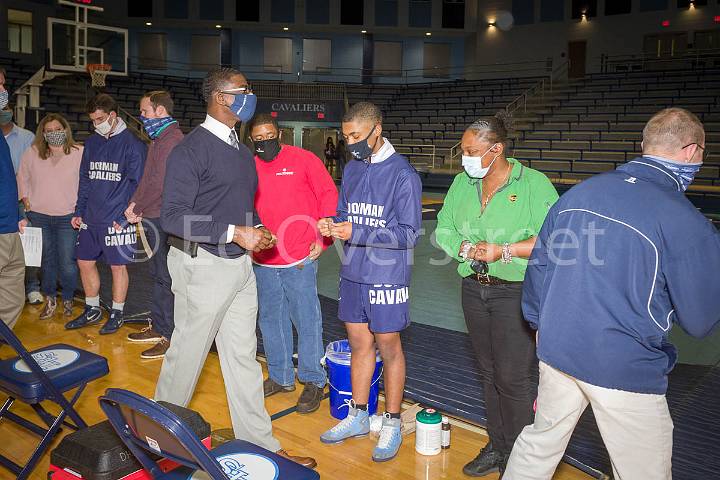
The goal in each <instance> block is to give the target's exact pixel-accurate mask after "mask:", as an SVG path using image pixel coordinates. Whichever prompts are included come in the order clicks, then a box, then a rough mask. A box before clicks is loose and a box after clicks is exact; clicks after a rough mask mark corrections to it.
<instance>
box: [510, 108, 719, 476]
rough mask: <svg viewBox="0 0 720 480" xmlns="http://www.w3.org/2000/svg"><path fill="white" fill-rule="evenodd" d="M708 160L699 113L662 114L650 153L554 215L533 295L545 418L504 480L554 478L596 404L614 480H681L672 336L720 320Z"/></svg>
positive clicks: (527, 305)
mask: <svg viewBox="0 0 720 480" xmlns="http://www.w3.org/2000/svg"><path fill="white" fill-rule="evenodd" d="M704 150H705V132H704V131H703V126H702V124H701V123H700V121H699V120H698V118H697V117H696V116H695V115H693V114H692V113H690V112H688V111H686V110H683V109H680V108H670V109H666V110H662V111H661V112H659V113H657V114H656V115H655V116H653V117H652V118H651V119H650V121H649V122H648V123H647V125H646V126H645V129H644V131H643V156H642V157H639V158H636V159H635V160H632V161H630V162H628V163H627V164H625V165H622V166H621V167H619V168H618V169H617V170H615V171H612V172H608V173H605V174H602V175H598V176H595V177H593V178H591V179H589V180H586V181H585V182H583V183H581V184H580V185H578V186H576V187H574V188H573V189H571V190H570V191H569V192H568V193H566V194H565V195H563V196H562V197H561V198H560V200H559V201H558V202H557V203H556V204H555V206H553V208H552V209H551V210H550V212H549V213H548V216H547V218H546V220H545V224H544V225H543V228H542V230H541V231H540V234H539V237H538V242H537V244H536V246H535V249H534V251H533V255H532V257H531V259H530V265H529V266H528V270H527V273H526V275H525V286H524V292H523V312H524V314H525V317H526V319H527V321H528V322H529V323H530V325H531V326H532V327H533V328H534V329H537V331H538V334H537V342H538V346H537V354H538V357H539V359H540V386H539V391H538V399H537V412H536V414H535V423H534V424H533V425H529V426H527V427H525V429H524V430H523V431H522V433H521V434H520V436H519V437H518V439H517V440H516V442H515V446H514V448H513V451H512V454H511V456H510V460H509V463H508V467H507V470H506V471H505V475H504V476H503V478H504V479H505V480H530V479H532V480H542V479H550V478H552V475H553V473H554V471H555V468H556V466H557V464H558V462H559V461H560V458H561V457H562V455H563V452H564V451H565V447H566V446H567V443H568V441H569V440H570V436H571V435H572V432H573V429H574V428H575V424H576V423H577V421H578V419H579V418H580V415H581V414H582V412H583V411H584V410H585V408H586V407H587V406H588V404H590V405H591V406H592V409H593V413H594V414H595V419H596V421H597V424H598V427H599V429H600V433H601V435H602V437H603V441H604V442H605V446H606V447H607V449H608V452H609V454H610V459H611V461H612V466H613V474H614V478H615V479H616V480H636V479H641V478H647V479H653V480H665V479H668V480H669V479H670V478H671V476H672V472H671V457H672V443H673V437H672V430H673V424H672V419H671V418H670V413H669V411H668V406H667V402H666V400H665V392H666V390H667V375H668V373H669V372H670V371H671V370H672V368H673V366H674V365H675V362H676V361H677V352H676V350H675V348H674V347H673V345H672V344H670V343H669V342H668V334H669V332H670V329H671V327H672V325H673V323H677V324H679V325H680V327H681V328H682V329H683V330H685V331H686V332H687V333H689V334H690V335H692V336H694V337H698V338H700V337H703V336H705V335H708V334H709V333H710V332H711V331H712V330H713V329H714V328H715V327H716V326H717V325H718V323H720V283H718V282H717V272H718V271H720V234H719V233H718V231H717V230H716V228H715V227H714V226H713V225H712V224H711V223H710V222H709V221H708V220H707V219H706V218H705V217H704V216H703V215H702V214H700V213H699V212H698V211H697V209H696V208H695V207H694V206H693V205H692V204H691V203H690V201H689V200H688V199H687V198H686V197H685V195H684V192H685V189H686V188H687V187H688V185H689V184H690V183H691V182H692V180H693V177H694V176H695V174H696V173H697V171H698V170H699V169H700V166H701V165H702V160H703V154H704Z"/></svg>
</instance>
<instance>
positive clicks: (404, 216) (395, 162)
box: [338, 153, 422, 285]
mask: <svg viewBox="0 0 720 480" xmlns="http://www.w3.org/2000/svg"><path fill="white" fill-rule="evenodd" d="M338 219H339V220H341V221H349V222H350V223H352V224H353V225H352V236H351V237H350V240H348V241H347V242H345V248H344V259H343V262H342V267H341V269H340V276H341V277H342V278H344V279H346V280H350V281H352V282H356V283H364V284H371V285H372V284H380V283H382V284H389V285H409V284H410V267H411V265H412V262H413V249H414V248H415V244H416V243H417V239H418V236H419V235H420V227H421V224H422V184H421V182H420V177H419V176H418V174H417V172H416V171H415V169H414V168H413V167H412V166H411V165H410V163H409V162H408V161H407V159H406V158H405V157H404V156H402V155H400V154H398V153H393V154H392V155H390V157H388V158H387V159H386V160H383V161H381V162H378V163H370V162H367V161H359V160H353V161H351V162H349V163H348V164H347V166H346V167H345V171H344V172H343V178H342V186H341V188H340V197H339V200H338Z"/></svg>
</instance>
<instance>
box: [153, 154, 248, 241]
mask: <svg viewBox="0 0 720 480" xmlns="http://www.w3.org/2000/svg"><path fill="white" fill-rule="evenodd" d="M201 168H202V167H201V166H200V165H198V162H197V161H196V159H195V158H194V155H193V152H192V151H191V150H189V149H187V148H186V147H184V146H182V145H178V146H177V147H175V148H174V149H173V151H172V153H170V156H169V157H168V167H167V171H166V173H165V184H164V187H163V202H162V212H161V214H160V224H161V226H162V228H163V230H165V231H166V232H167V233H169V234H171V235H175V236H176V237H180V238H184V239H185V240H190V241H194V242H200V243H211V244H216V245H220V244H225V243H227V235H228V227H229V225H228V224H227V223H220V222H216V221H214V220H213V219H212V217H211V216H210V215H198V214H196V213H195V212H194V211H193V206H194V205H195V199H196V198H197V195H198V191H199V189H200V178H201V174H202V172H201ZM255 216H257V215H255ZM255 221H258V222H259V219H255Z"/></svg>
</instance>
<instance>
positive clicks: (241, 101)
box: [228, 92, 257, 123]
mask: <svg viewBox="0 0 720 480" xmlns="http://www.w3.org/2000/svg"><path fill="white" fill-rule="evenodd" d="M228 94H229V95H235V100H234V101H233V103H232V105H230V106H229V107H228V108H229V109H230V111H231V112H232V113H233V115H235V116H236V117H237V118H238V120H240V121H241V122H243V123H246V122H249V121H250V119H251V118H252V117H253V115H255V106H256V105H257V97H256V96H255V95H254V94H252V93H236V94H233V93H232V92H228Z"/></svg>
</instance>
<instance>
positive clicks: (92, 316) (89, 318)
mask: <svg viewBox="0 0 720 480" xmlns="http://www.w3.org/2000/svg"><path fill="white" fill-rule="evenodd" d="M101 319H102V310H100V307H90V306H88V305H85V310H84V311H83V313H82V314H81V315H80V316H78V317H76V318H74V319H73V320H70V321H69V322H68V323H66V324H65V328H67V329H68V330H74V329H76V328H81V327H85V326H87V325H94V324H96V323H98V322H99V321H100V320H101Z"/></svg>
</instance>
